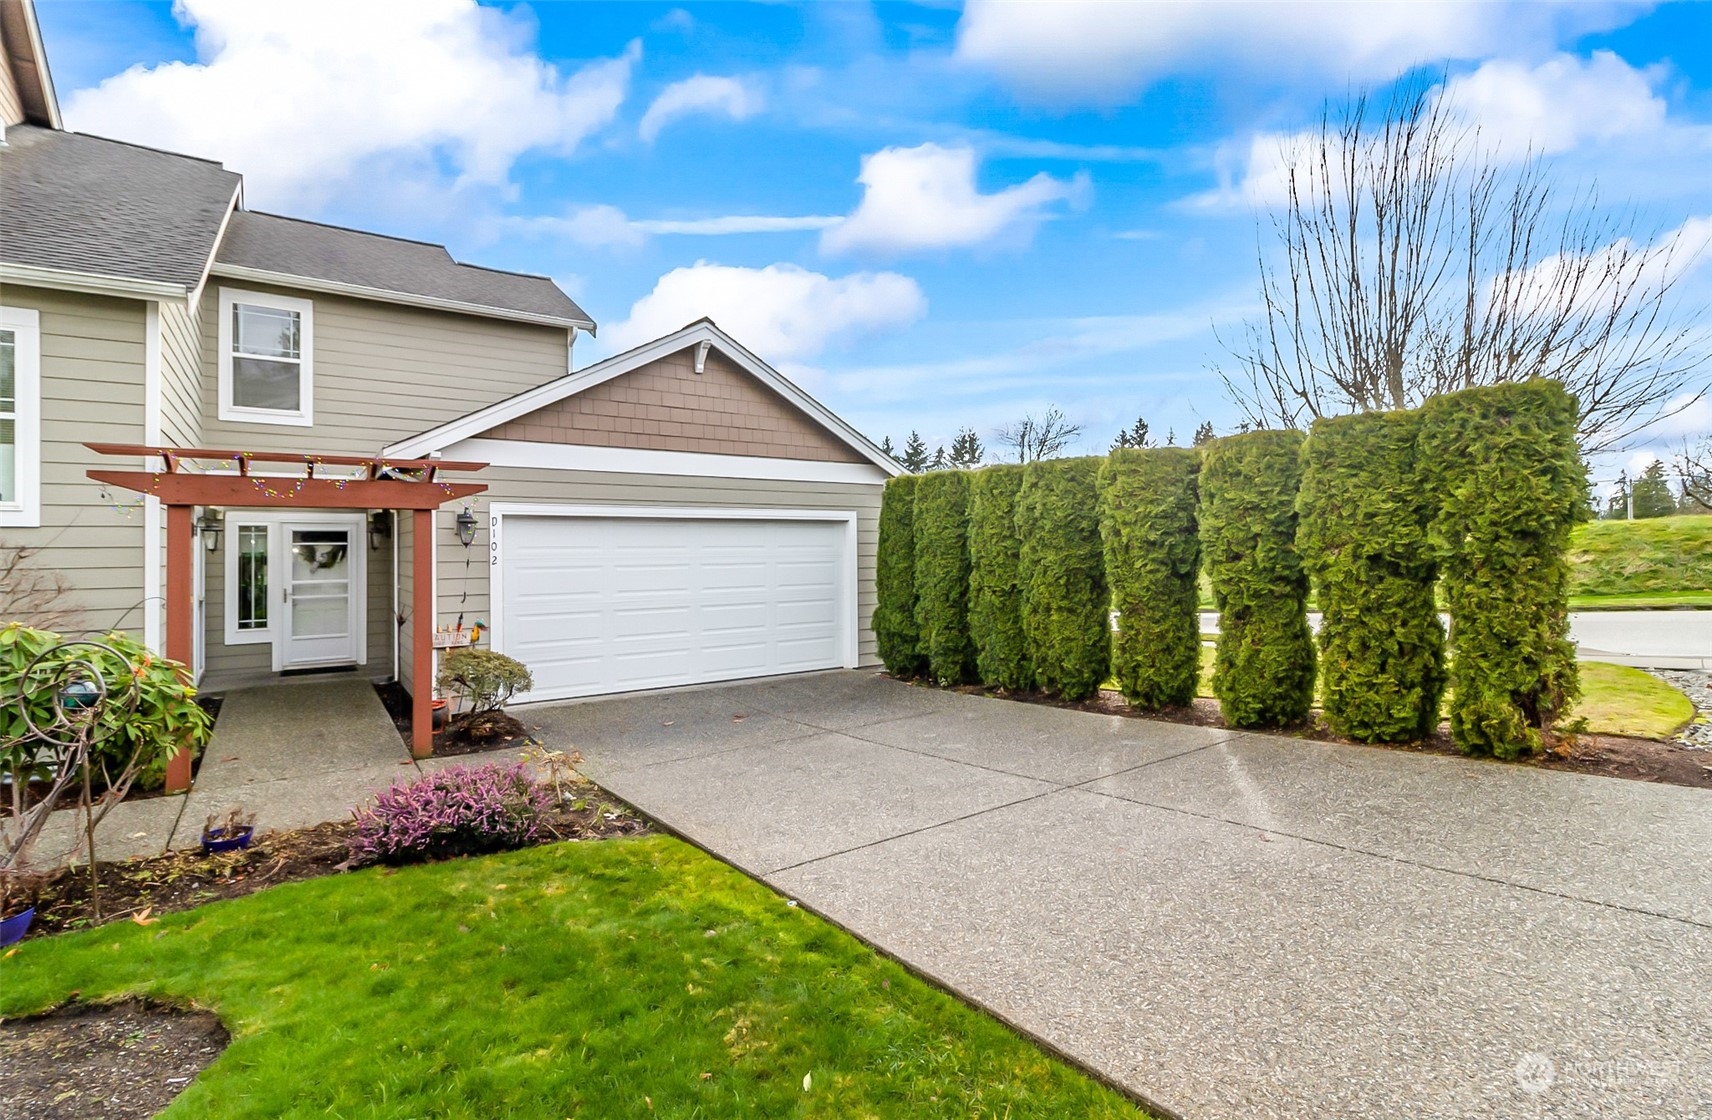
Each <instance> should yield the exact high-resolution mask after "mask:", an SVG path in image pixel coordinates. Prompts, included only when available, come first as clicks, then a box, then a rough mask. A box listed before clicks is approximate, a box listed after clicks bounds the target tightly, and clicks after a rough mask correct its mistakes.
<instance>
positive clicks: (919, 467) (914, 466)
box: [897, 431, 927, 474]
mask: <svg viewBox="0 0 1712 1120" xmlns="http://www.w3.org/2000/svg"><path fill="white" fill-rule="evenodd" d="M897 459H898V462H899V463H901V464H903V468H904V470H906V471H910V472H912V473H916V474H919V473H920V472H922V471H924V470H926V469H927V444H925V443H923V442H922V439H921V436H920V434H919V433H917V432H913V431H912V432H911V433H910V434H909V440H908V441H907V442H906V443H905V444H904V453H903V454H902V455H899V456H898V457H897Z"/></svg>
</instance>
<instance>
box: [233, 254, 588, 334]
mask: <svg viewBox="0 0 1712 1120" xmlns="http://www.w3.org/2000/svg"><path fill="white" fill-rule="evenodd" d="M212 272H213V274H214V275H215V276H225V277H228V278H229V279H232V280H248V281H249V282H251V283H254V284H278V285H280V286H281V287H285V288H302V289H303V290H304V291H308V292H323V293H325V294H327V295H332V296H350V297H351V298H352V299H368V300H374V301H375V302H376V303H396V304H398V305H400V306H402V307H422V308H426V309H428V310H429V311H452V312H455V313H457V314H459V315H479V316H481V317H482V318H484V319H504V320H507V321H508V322H513V323H533V324H535V325H536V326H542V327H558V328H560V329H561V330H572V329H581V330H585V331H591V332H592V331H593V330H594V324H593V323H591V322H589V321H588V320H587V319H566V318H563V317H561V316H558V315H535V314H531V313H530V312H527V311H514V310H511V309H510V308H505V307H489V306H487V305H486V304H481V303H465V302H463V301H462V300H455V299H440V298H438V297H436V296H422V295H413V294H411V293H409V292H394V291H389V290H388V289H386V288H368V287H364V286H363V285H361V284H346V283H343V282H341V281H338V280H320V279H317V278H315V277H312V276H293V275H291V274H289V273H285V272H274V271H272V270H270V269H265V268H250V267H248V266H245V265H237V264H223V263H221V262H219V261H216V262H215V263H214V267H213V269H212Z"/></svg>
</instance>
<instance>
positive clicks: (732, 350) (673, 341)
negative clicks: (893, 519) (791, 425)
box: [381, 322, 904, 478]
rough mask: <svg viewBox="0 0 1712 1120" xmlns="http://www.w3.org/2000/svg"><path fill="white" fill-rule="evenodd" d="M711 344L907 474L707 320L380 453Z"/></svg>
mask: <svg viewBox="0 0 1712 1120" xmlns="http://www.w3.org/2000/svg"><path fill="white" fill-rule="evenodd" d="M704 341H705V342H709V343H711V344H713V345H714V346H717V347H718V348H719V350H720V352H721V353H723V354H725V355H726V356H727V357H729V358H730V359H732V360H733V361H734V362H736V363H737V364H738V365H739V366H740V367H741V368H742V369H743V370H744V371H745V372H746V373H749V374H750V375H751V376H753V377H754V378H755V379H756V380H758V381H760V382H761V383H762V384H763V385H766V386H767V387H768V388H770V389H772V390H773V391H774V392H776V393H778V394H779V395H780V396H782V397H784V398H785V399H786V400H788V401H790V402H791V403H792V404H794V405H795V406H796V407H797V408H798V409H799V410H800V411H802V412H804V413H806V414H807V415H808V416H809V417H810V418H811V419H813V420H815V421H816V422H817V423H819V424H820V425H821V426H822V427H824V428H826V429H827V430H828V431H830V432H831V433H832V434H833V435H835V436H837V437H839V438H840V439H841V440H843V441H844V443H845V444H847V445H848V446H849V447H850V448H852V449H853V450H855V451H856V452H858V453H859V454H861V455H862V457H863V458H865V459H867V460H868V461H869V462H870V463H872V464H873V465H874V466H875V467H877V468H878V469H880V470H881V471H884V472H885V474H886V476H887V477H888V478H889V477H892V476H894V475H900V474H903V473H904V469H903V467H901V466H900V465H898V463H897V462H896V461H895V460H893V459H892V458H891V457H890V456H889V455H887V454H886V453H885V452H883V451H881V450H880V449H879V448H878V447H875V446H874V445H873V443H871V442H870V441H869V440H868V439H867V437H865V436H863V435H862V433H860V432H858V431H857V430H856V429H855V428H852V427H851V426H850V425H848V424H846V423H845V422H844V421H843V420H841V419H839V417H838V416H837V415H836V414H835V413H833V412H832V411H831V410H830V409H828V408H827V407H826V406H825V405H823V404H821V403H820V402H819V401H817V400H815V399H814V398H813V397H811V396H809V395H808V394H807V393H805V392H803V391H802V390H801V389H799V388H797V387H796V386H795V385H793V384H792V383H791V382H790V381H789V380H788V379H786V378H785V377H784V376H783V375H782V374H780V373H779V372H778V371H777V370H775V369H773V367H771V366H769V365H768V364H767V363H766V362H763V361H762V360H761V359H759V358H757V357H756V356H755V355H753V354H751V353H750V352H749V351H748V350H746V349H744V348H743V346H742V345H740V344H739V343H738V342H737V341H736V340H735V339H733V338H732V337H731V336H730V335H727V334H726V333H725V332H724V331H722V330H720V329H719V328H718V327H716V326H714V325H713V324H712V323H708V322H697V323H691V324H690V325H689V326H687V327H684V328H683V329H682V330H677V331H673V332H672V333H671V334H668V335H665V336H663V337H661V338H657V339H655V340H654V341H652V342H645V343H643V344H642V345H640V346H637V347H634V348H633V349H630V350H626V351H625V352H624V353H622V354H615V355H613V356H612V357H610V358H607V359H606V360H605V361H601V362H596V363H595V364H594V365H592V366H589V367H588V368H587V369H584V370H579V371H578V372H576V373H573V374H569V375H567V376H565V377H561V378H558V379H556V380H553V381H549V382H547V383H546V384H545V385H538V386H536V387H535V388H533V389H530V390H527V391H526V392H522V393H519V394H517V395H516V396H514V397H508V398H507V399H505V400H503V401H499V402H498V403H496V404H492V405H489V406H488V407H487V408H484V409H480V410H478V411H476V412H472V413H470V414H469V415H468V416H464V417H460V418H459V419H457V420H453V421H452V422H451V423H449V424H442V425H441V426H440V427H438V428H433V429H430V430H429V431H426V432H423V433H422V434H421V435H417V436H412V437H411V438H409V439H406V440H400V441H399V442H397V443H393V444H389V445H387V446H386V447H384V448H382V449H381V454H382V455H386V456H391V457H395V458H400V459H414V458H420V457H421V456H423V455H426V454H428V453H430V452H433V451H444V450H445V449H446V448H447V447H450V446H451V445H453V444H455V443H460V442H462V441H465V440H469V439H472V438H473V437H475V436H478V435H480V434H481V433H482V432H485V431H488V430H490V429H492V428H496V427H498V426H499V425H501V424H504V423H506V422H507V421H510V420H515V419H517V418H518V417H519V416H527V415H528V414H529V413H531V412H534V411H535V410H536V409H539V408H545V407H546V406H547V405H550V404H554V403H556V402H558V401H562V400H564V399H565V398H567V397H572V396H575V395H576V394H578V393H581V392H583V391H584V390H586V389H592V388H594V387H595V386H597V385H602V384H605V383H606V382H608V381H611V380H613V379H614V378H617V377H621V376H623V375H624V374H626V373H629V372H631V371H632V370H635V369H640V368H641V367H643V366H645V365H647V364H648V363H649V362H653V361H657V360H659V359H660V358H664V357H667V356H669V355H672V354H676V353H677V352H678V351H680V350H683V349H686V348H688V347H690V346H694V345H695V344H697V343H698V342H704ZM709 458H725V456H709Z"/></svg>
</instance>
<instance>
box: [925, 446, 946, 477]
mask: <svg viewBox="0 0 1712 1120" xmlns="http://www.w3.org/2000/svg"><path fill="white" fill-rule="evenodd" d="M950 465H951V462H950V460H948V459H946V457H945V448H944V447H943V446H940V447H936V448H934V449H933V458H931V459H929V460H928V461H927V469H928V470H930V471H942V470H944V469H945V468H946V467H949V466H950Z"/></svg>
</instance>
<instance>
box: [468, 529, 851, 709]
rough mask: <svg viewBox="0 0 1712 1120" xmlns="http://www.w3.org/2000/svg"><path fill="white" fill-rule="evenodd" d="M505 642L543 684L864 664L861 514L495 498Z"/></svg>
mask: <svg viewBox="0 0 1712 1120" xmlns="http://www.w3.org/2000/svg"><path fill="white" fill-rule="evenodd" d="M491 514H492V517H491V524H490V530H491V533H492V552H493V557H492V561H493V562H492V565H491V571H492V593H493V602H494V604H495V607H496V609H495V611H494V615H495V619H494V634H493V641H494V648H496V649H498V650H500V651H502V652H504V653H506V654H509V655H510V656H512V657H515V658H517V659H518V660H520V661H522V662H523V663H524V664H526V665H528V666H529V669H530V672H531V673H533V675H534V678H535V688H534V690H533V691H532V692H531V693H530V697H529V698H530V699H531V700H554V699H566V698H571V697H578V696H599V695H606V694H610V693H615V692H632V691H637V690H641V689H649V688H664V687H670V686H675V685H687V684H702V683H707V682H713V681H730V680H741V679H745V678H749V677H764V676H773V675H777V674H782V673H798V672H806V671H810V670H815V669H832V668H839V667H841V666H851V667H853V666H854V665H855V664H856V640H855V638H856V592H855V569H856V532H855V526H856V515H855V513H854V512H852V511H838V510H765V509H722V510H719V509H679V510H662V509H654V508H649V507H601V506H593V507H552V506H507V505H504V504H501V503H495V505H494V506H493V507H492V509H491Z"/></svg>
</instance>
